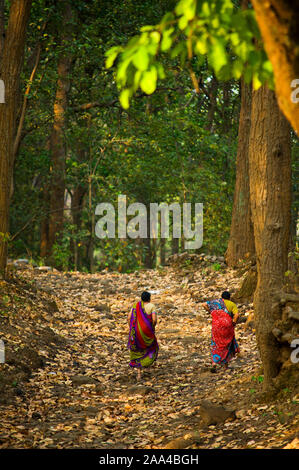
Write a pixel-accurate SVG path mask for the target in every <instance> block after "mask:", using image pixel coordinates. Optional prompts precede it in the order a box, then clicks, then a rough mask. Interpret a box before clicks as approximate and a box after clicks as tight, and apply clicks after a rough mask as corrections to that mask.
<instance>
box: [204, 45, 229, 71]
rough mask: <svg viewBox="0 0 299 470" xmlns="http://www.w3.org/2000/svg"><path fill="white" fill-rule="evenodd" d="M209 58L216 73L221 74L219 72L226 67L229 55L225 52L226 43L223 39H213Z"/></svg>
mask: <svg viewBox="0 0 299 470" xmlns="http://www.w3.org/2000/svg"><path fill="white" fill-rule="evenodd" d="M208 57H209V61H210V63H211V65H212V67H213V68H214V70H215V72H216V73H217V72H219V70H220V69H221V68H222V67H223V66H224V65H226V63H227V55H226V50H225V41H224V39H223V38H212V44H211V48H210V52H209V54H208Z"/></svg>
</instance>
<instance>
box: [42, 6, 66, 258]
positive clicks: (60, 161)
mask: <svg viewBox="0 0 299 470" xmlns="http://www.w3.org/2000/svg"><path fill="white" fill-rule="evenodd" d="M71 20H72V9H71V5H70V2H69V1H65V5H64V14H63V24H64V28H65V32H64V34H63V35H62V40H61V43H62V46H65V45H66V44H67V43H69V42H70V41H71V33H70V29H71V25H70V22H71ZM71 63H72V57H71V54H70V53H69V52H68V51H63V52H62V54H61V56H60V58H59V62H58V79H57V88H56V96H55V102H54V122H53V129H52V134H51V138H50V154H51V163H52V167H51V168H52V169H51V188H50V218H49V240H48V250H47V251H48V252H49V253H50V254H51V252H52V249H53V245H54V243H55V242H57V241H58V240H59V238H60V236H61V234H62V232H63V221H64V196H65V160H66V145H65V135H64V132H65V126H66V109H67V104H68V92H69V88H70V80H69V72H70V68H71ZM51 261H52V262H53V260H51Z"/></svg>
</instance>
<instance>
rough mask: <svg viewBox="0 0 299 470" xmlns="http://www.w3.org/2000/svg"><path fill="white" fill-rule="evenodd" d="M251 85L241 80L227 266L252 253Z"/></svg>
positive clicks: (232, 265) (253, 251)
mask: <svg viewBox="0 0 299 470" xmlns="http://www.w3.org/2000/svg"><path fill="white" fill-rule="evenodd" d="M251 95H252V93H251V86H250V85H246V84H245V83H244V80H242V82H241V110H240V120H239V132H238V150H237V161H236V184H235V193H234V203H233V212H232V222H231V229H230V237H229V242H228V247H227V251H226V262H227V264H228V266H231V267H235V266H237V265H238V263H239V262H240V261H241V260H243V259H244V258H249V257H251V256H252V255H253V254H254V253H255V248H254V237H253V225H252V221H251V210H250V194H249V135H250V123H251Z"/></svg>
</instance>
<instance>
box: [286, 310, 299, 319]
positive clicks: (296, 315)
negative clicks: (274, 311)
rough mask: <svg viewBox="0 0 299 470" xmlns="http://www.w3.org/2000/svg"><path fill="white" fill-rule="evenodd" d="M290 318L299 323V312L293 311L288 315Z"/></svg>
mask: <svg viewBox="0 0 299 470" xmlns="http://www.w3.org/2000/svg"><path fill="white" fill-rule="evenodd" d="M288 318H290V319H291V320H297V321H299V312H294V311H293V310H292V311H291V312H290V313H289V314H288Z"/></svg>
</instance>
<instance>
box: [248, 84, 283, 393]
mask: <svg viewBox="0 0 299 470" xmlns="http://www.w3.org/2000/svg"><path fill="white" fill-rule="evenodd" d="M249 171H250V173H249V174H250V200H251V211H252V218H253V226H254V237H255V249H256V257H257V272H258V281H257V288H256V291H255V295H254V309H255V318H256V321H255V323H256V335H257V342H258V347H259V351H260V355H261V360H262V362H263V367H264V386H265V389H269V388H271V385H272V379H273V378H274V377H276V376H277V375H278V373H279V369H280V363H279V343H278V342H277V341H276V339H275V338H274V336H273V334H272V329H273V324H274V322H275V321H276V320H277V319H279V317H280V309H279V304H278V303H277V302H275V294H277V292H280V291H282V289H283V284H284V278H285V275H284V274H285V271H286V270H287V266H288V246H289V239H290V222H291V145H290V126H289V123H288V122H287V121H286V119H285V117H284V116H283V115H282V113H281V112H280V110H279V108H278V105H277V101H276V97H275V94H274V92H272V91H269V89H267V88H266V87H265V86H263V87H261V88H260V89H259V90H258V91H255V92H253V97H252V112H251V131H250V150H249Z"/></svg>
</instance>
